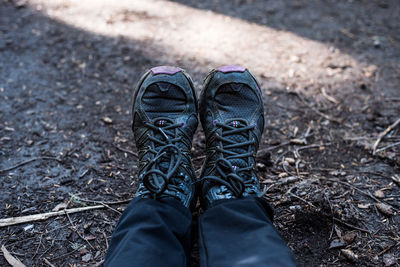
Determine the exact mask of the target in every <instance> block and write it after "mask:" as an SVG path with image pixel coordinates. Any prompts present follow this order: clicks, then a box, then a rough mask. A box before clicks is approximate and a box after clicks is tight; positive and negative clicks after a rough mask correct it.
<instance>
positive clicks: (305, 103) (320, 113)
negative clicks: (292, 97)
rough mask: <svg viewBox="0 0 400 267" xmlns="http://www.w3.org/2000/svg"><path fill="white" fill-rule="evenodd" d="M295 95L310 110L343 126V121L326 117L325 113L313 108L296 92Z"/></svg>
mask: <svg viewBox="0 0 400 267" xmlns="http://www.w3.org/2000/svg"><path fill="white" fill-rule="evenodd" d="M295 94H296V96H297V97H298V98H299V99H300V100H301V102H303V104H304V105H306V106H307V107H308V108H309V109H311V110H313V111H314V112H315V113H317V114H318V115H320V116H321V117H323V118H325V119H327V120H328V121H333V122H336V123H339V124H341V123H342V122H343V120H340V119H336V118H332V117H331V116H329V115H326V114H325V113H322V112H321V111H319V110H318V109H317V108H315V107H313V106H311V105H310V104H308V103H307V102H306V101H305V99H304V98H303V97H302V96H301V95H300V94H299V93H297V92H296V93H295Z"/></svg>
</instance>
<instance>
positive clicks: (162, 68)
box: [151, 66, 182, 75]
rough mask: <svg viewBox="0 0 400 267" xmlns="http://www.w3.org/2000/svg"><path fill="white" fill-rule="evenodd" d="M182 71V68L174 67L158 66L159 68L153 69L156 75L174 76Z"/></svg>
mask: <svg viewBox="0 0 400 267" xmlns="http://www.w3.org/2000/svg"><path fill="white" fill-rule="evenodd" d="M180 71H182V70H181V69H180V68H177V67H173V66H158V67H154V68H151V72H152V73H153V74H154V75H156V74H168V75H174V74H176V73H178V72H180Z"/></svg>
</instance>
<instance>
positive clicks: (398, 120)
mask: <svg viewBox="0 0 400 267" xmlns="http://www.w3.org/2000/svg"><path fill="white" fill-rule="evenodd" d="M399 124H400V118H399V119H397V121H395V122H394V123H393V124H392V125H390V126H389V127H387V128H386V130H384V131H383V132H381V133H380V134H379V135H378V138H377V139H376V141H375V144H374V146H373V149H372V155H375V154H376V148H377V147H378V145H379V143H380V142H381V141H382V139H383V137H385V135H387V134H388V133H389V132H390V131H391V130H393V129H394V128H395V127H396V126H397V125H399Z"/></svg>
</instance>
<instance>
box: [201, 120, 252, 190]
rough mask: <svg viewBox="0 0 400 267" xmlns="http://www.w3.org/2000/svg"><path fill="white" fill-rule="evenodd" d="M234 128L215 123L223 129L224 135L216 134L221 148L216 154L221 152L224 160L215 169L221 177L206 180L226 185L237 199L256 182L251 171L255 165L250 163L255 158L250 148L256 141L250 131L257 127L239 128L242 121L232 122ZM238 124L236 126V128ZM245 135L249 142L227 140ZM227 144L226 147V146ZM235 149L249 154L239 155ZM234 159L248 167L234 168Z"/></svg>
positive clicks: (218, 162)
mask: <svg viewBox="0 0 400 267" xmlns="http://www.w3.org/2000/svg"><path fill="white" fill-rule="evenodd" d="M231 122H233V125H234V126H231V125H229V124H228V123H229V122H228V123H220V122H215V125H216V126H217V127H221V128H222V129H223V130H222V134H221V135H219V134H216V139H217V140H219V141H220V144H221V145H220V146H217V150H216V152H220V153H221V154H222V156H223V157H222V158H220V159H218V160H217V161H216V164H215V169H216V171H217V173H218V174H219V176H215V175H210V176H206V177H204V178H203V179H202V180H204V179H208V180H211V181H214V182H216V183H219V184H221V185H224V186H225V187H226V188H227V189H228V190H229V191H231V192H232V193H233V194H234V195H235V196H236V197H241V196H242V195H243V193H244V191H245V188H246V186H247V185H250V184H252V183H253V182H254V180H253V179H251V173H249V171H251V170H252V169H253V168H254V165H253V164H250V163H249V157H253V152H252V151H251V150H250V149H249V146H251V145H254V144H255V141H254V140H253V139H252V140H249V139H250V131H251V130H254V128H255V126H254V125H251V126H243V127H239V128H237V127H236V126H237V125H238V124H239V123H240V122H242V123H243V124H245V122H244V121H242V120H231ZM235 124H236V126H235ZM243 133H244V134H245V136H246V137H247V138H246V139H247V141H245V142H235V141H234V140H232V139H229V138H227V137H228V136H231V135H236V134H243ZM224 144H225V145H224ZM234 148H245V149H246V151H247V152H245V153H238V152H235V151H233V150H232V149H234ZM232 159H243V160H245V161H246V162H247V167H241V168H240V167H238V166H233V165H232V163H231V162H230V161H229V160H232Z"/></svg>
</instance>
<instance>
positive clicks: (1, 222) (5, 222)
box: [0, 205, 104, 228]
mask: <svg viewBox="0 0 400 267" xmlns="http://www.w3.org/2000/svg"><path fill="white" fill-rule="evenodd" d="M102 208H104V205H97V206H89V207H81V208H74V209H67V210H60V211H53V212H46V213H40V214H34V215H27V216H21V217H12V218H5V219H0V228H1V227H5V226H10V225H15V224H21V223H27V222H35V221H43V220H47V219H48V218H50V217H54V216H60V215H65V214H67V213H68V214H71V213H76V212H82V211H86V210H94V209H102Z"/></svg>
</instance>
